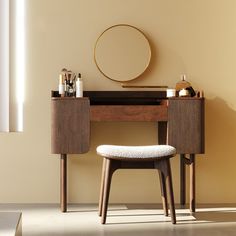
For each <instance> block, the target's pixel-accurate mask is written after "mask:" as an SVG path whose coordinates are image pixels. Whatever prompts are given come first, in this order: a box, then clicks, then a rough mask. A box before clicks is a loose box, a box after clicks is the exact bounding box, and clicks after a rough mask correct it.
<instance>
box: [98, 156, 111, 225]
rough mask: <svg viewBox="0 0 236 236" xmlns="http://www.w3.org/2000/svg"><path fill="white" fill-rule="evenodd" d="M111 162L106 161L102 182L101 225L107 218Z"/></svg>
mask: <svg viewBox="0 0 236 236" xmlns="http://www.w3.org/2000/svg"><path fill="white" fill-rule="evenodd" d="M111 165H112V160H109V159H107V160H106V171H105V181H104V191H103V203H102V217H101V223H102V224H105V223H106V217H107V207H108V200H109V194H110V186H111V178H112V166H111Z"/></svg>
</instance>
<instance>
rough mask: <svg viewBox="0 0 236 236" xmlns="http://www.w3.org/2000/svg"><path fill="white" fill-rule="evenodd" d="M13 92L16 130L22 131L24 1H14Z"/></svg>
mask: <svg viewBox="0 0 236 236" xmlns="http://www.w3.org/2000/svg"><path fill="white" fill-rule="evenodd" d="M15 4H16V5H15V14H16V16H15V20H16V22H15V29H16V32H15V36H16V38H15V44H16V45H15V71H16V73H15V76H16V78H15V86H16V88H15V92H16V106H17V111H16V121H15V122H16V130H14V131H23V104H24V88H25V0H15Z"/></svg>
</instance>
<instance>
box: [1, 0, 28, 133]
mask: <svg viewBox="0 0 236 236" xmlns="http://www.w3.org/2000/svg"><path fill="white" fill-rule="evenodd" d="M24 81H25V0H0V132H9V131H10V132H11V131H16V132H20V131H23V103H24V86H25V83H24Z"/></svg>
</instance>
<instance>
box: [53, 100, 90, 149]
mask: <svg viewBox="0 0 236 236" xmlns="http://www.w3.org/2000/svg"><path fill="white" fill-rule="evenodd" d="M89 106H90V105H89V99H88V98H52V100H51V109H52V110H51V112H52V114H51V115H52V116H51V122H52V123H51V149H52V153H57V154H77V153H85V152H88V150H89V140H90V115H89V113H90V109H89Z"/></svg>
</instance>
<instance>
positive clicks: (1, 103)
mask: <svg viewBox="0 0 236 236" xmlns="http://www.w3.org/2000/svg"><path fill="white" fill-rule="evenodd" d="M8 131H9V0H0V132H8Z"/></svg>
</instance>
